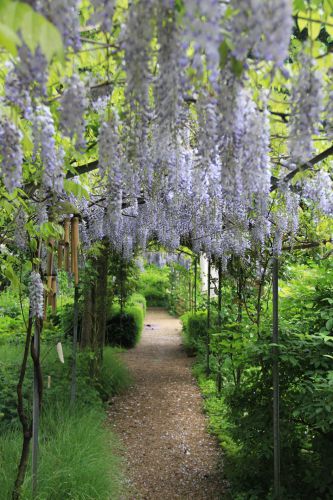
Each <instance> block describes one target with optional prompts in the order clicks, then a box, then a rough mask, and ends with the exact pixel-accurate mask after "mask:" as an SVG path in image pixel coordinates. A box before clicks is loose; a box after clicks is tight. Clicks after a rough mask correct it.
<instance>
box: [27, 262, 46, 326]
mask: <svg viewBox="0 0 333 500" xmlns="http://www.w3.org/2000/svg"><path fill="white" fill-rule="evenodd" d="M29 292H30V294H29V298H30V317H31V318H42V317H43V308H44V288H43V282H42V279H41V277H40V274H39V272H36V271H33V272H32V273H31V275H30V285H29Z"/></svg>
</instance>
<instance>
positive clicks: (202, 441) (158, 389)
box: [109, 308, 228, 500]
mask: <svg viewBox="0 0 333 500" xmlns="http://www.w3.org/2000/svg"><path fill="white" fill-rule="evenodd" d="M180 331H181V325H180V321H179V320H178V319H175V318H173V317H171V316H170V315H169V314H168V313H167V312H166V311H165V310H163V309H158V308H156V309H150V310H148V312H147V315H146V318H145V328H144V332H143V334H142V338H141V341H140V343H139V345H138V346H137V347H136V348H135V349H132V350H130V351H127V352H125V353H123V354H122V356H123V359H124V361H125V362H126V364H127V365H128V367H129V369H130V371H131V373H132V375H133V379H134V385H133V387H131V388H130V390H129V391H128V392H127V393H126V394H125V395H121V396H117V397H116V398H114V399H113V400H112V404H111V406H110V409H109V418H110V424H111V426H112V427H113V428H114V430H115V432H116V433H117V434H118V436H119V437H120V440H121V442H122V444H123V445H124V449H125V451H124V453H125V461H126V469H127V471H126V476H127V478H129V479H128V482H129V484H128V485H127V491H128V493H126V494H125V496H123V497H122V498H123V499H126V500H129V499H130V500H134V499H135V500H143V499H149V500H153V499H154V500H169V499H170V500H171V499H177V498H178V499H179V498H180V499H191V500H200V499H221V498H223V499H226V498H227V497H228V495H227V493H226V491H227V486H226V483H225V482H224V480H223V476H222V472H221V453H220V450H219V447H218V444H217V443H216V440H215V439H214V438H213V437H212V436H210V435H209V434H208V432H207V418H206V417H205V416H204V414H203V411H202V397H201V395H200V392H199V389H198V387H197V385H196V382H195V380H194V378H193V376H192V374H191V359H190V358H188V357H187V356H186V353H185V352H184V350H183V348H182V346H181V338H180Z"/></svg>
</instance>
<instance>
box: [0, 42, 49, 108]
mask: <svg viewBox="0 0 333 500" xmlns="http://www.w3.org/2000/svg"><path fill="white" fill-rule="evenodd" d="M47 77H48V74H47V60H46V58H45V56H44V54H43V53H42V51H41V49H40V48H39V47H37V48H36V50H35V52H34V53H33V52H31V50H30V49H29V47H28V46H27V45H26V44H25V43H22V45H21V46H20V47H19V48H18V59H17V61H16V62H15V64H14V66H13V68H12V69H10V71H9V72H8V74H7V77H6V82H5V92H6V99H7V101H9V102H10V103H11V104H13V105H15V106H18V107H19V108H20V109H21V110H22V112H23V114H24V116H25V117H26V118H30V115H31V112H32V101H31V99H32V98H39V97H45V96H46V83H47Z"/></svg>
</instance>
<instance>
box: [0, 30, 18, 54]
mask: <svg viewBox="0 0 333 500" xmlns="http://www.w3.org/2000/svg"><path fill="white" fill-rule="evenodd" d="M19 43H20V39H19V37H18V36H17V35H16V33H15V31H13V30H12V29H11V28H10V27H9V26H6V25H5V24H4V23H2V22H0V45H1V46H2V47H4V48H5V49H7V50H8V52H10V53H11V54H12V55H13V56H16V54H17V48H16V47H17V45H18V44H19Z"/></svg>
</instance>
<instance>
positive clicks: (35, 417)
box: [32, 318, 40, 498]
mask: <svg viewBox="0 0 333 500" xmlns="http://www.w3.org/2000/svg"><path fill="white" fill-rule="evenodd" d="M33 350H34V353H35V355H36V358H37V360H39V353H40V323H39V319H37V318H36V319H35V332H34V338H33ZM39 417H40V387H39V373H38V368H37V366H36V362H35V361H34V378H33V402H32V496H33V498H35V497H36V495H37V474H38V449H39V442H38V441H39V440H38V434H39Z"/></svg>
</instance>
